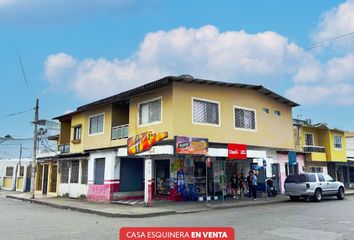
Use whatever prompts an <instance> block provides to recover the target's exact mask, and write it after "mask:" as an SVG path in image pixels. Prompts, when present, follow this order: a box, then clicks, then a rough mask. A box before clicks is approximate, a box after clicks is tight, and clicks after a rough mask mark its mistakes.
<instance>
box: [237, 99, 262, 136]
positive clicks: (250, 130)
mask: <svg viewBox="0 0 354 240" xmlns="http://www.w3.org/2000/svg"><path fill="white" fill-rule="evenodd" d="M236 108H238V109H243V110H248V111H253V112H254V129H249V128H238V127H236V121H235V120H236V119H235V114H236V111H235V109H236ZM262 111H263V110H262ZM232 112H233V116H232V118H233V124H234V129H235V130H240V131H247V132H257V110H256V109H253V108H247V107H241V106H237V105H233V106H232Z"/></svg>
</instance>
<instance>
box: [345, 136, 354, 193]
mask: <svg viewBox="0 0 354 240" xmlns="http://www.w3.org/2000/svg"><path fill="white" fill-rule="evenodd" d="M345 140H346V144H347V159H348V168H347V175H348V182H349V184H348V185H349V187H351V188H354V132H346V133H345Z"/></svg>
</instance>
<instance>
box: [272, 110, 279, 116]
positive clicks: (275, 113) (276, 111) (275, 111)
mask: <svg viewBox="0 0 354 240" xmlns="http://www.w3.org/2000/svg"><path fill="white" fill-rule="evenodd" d="M273 113H274V115H277V116H279V117H280V115H281V113H280V111H278V110H274V111H273Z"/></svg>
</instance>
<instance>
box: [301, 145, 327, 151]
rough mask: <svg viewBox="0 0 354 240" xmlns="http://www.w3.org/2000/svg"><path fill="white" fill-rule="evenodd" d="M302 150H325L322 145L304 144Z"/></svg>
mask: <svg viewBox="0 0 354 240" xmlns="http://www.w3.org/2000/svg"><path fill="white" fill-rule="evenodd" d="M304 152H320V153H324V152H325V148H324V147H322V146H309V145H305V146H304Z"/></svg>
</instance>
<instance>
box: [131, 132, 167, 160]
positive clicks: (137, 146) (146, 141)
mask: <svg viewBox="0 0 354 240" xmlns="http://www.w3.org/2000/svg"><path fill="white" fill-rule="evenodd" d="M167 137H168V133H167V132H158V133H156V132H154V131H148V132H143V133H141V134H139V135H136V136H134V137H130V138H128V142H127V145H128V155H135V154H138V153H142V152H146V151H148V150H149V149H150V148H151V147H152V146H153V145H154V144H156V143H158V142H161V141H162V140H163V139H165V138H167Z"/></svg>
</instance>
